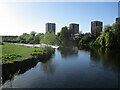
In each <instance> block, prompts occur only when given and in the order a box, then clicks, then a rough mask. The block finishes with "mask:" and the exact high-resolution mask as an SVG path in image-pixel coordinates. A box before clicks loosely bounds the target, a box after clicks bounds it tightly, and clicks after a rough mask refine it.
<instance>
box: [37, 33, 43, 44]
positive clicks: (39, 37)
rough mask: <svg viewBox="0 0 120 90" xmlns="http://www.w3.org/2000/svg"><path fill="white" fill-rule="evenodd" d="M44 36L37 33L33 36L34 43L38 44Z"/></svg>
mask: <svg viewBox="0 0 120 90" xmlns="http://www.w3.org/2000/svg"><path fill="white" fill-rule="evenodd" d="M43 36H44V34H43V33H38V34H37V35H36V36H35V43H40V40H41V38H42V37H43Z"/></svg>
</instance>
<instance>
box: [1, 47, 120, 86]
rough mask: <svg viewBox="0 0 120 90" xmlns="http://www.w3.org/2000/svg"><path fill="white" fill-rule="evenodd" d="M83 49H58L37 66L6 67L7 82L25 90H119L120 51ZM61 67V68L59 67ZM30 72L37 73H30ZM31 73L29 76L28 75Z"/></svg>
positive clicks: (18, 65)
mask: <svg viewBox="0 0 120 90" xmlns="http://www.w3.org/2000/svg"><path fill="white" fill-rule="evenodd" d="M79 49H80V50H78V48H77V47H70V48H65V47H61V48H59V49H58V50H59V51H58V50H56V51H55V54H54V56H53V57H51V58H50V59H45V58H44V59H42V60H37V61H36V62H33V61H35V60H31V61H30V62H29V61H26V62H21V63H15V65H9V64H8V65H7V66H3V67H4V68H3V69H4V70H3V71H4V72H3V79H4V82H5V80H7V79H9V80H10V83H9V86H11V87H22V88H24V87H27V88H37V87H38V88H44V87H45V88H47V87H48V88H50V87H53V88H55V87H57V88H60V87H61V88H62V87H65V88H66V87H72V88H74V87H76V88H77V87H78V88H86V87H88V88H89V87H90V88H96V87H97V88H99V87H103V88H104V87H105V88H106V87H109V88H111V87H112V88H116V87H118V77H116V76H118V73H117V70H118V69H117V68H118V67H119V65H118V63H120V61H118V59H119V58H120V51H119V50H111V49H108V48H106V49H105V48H90V47H84V48H82V47H79ZM88 52H90V53H88ZM68 57H69V58H68ZM68 59H73V60H68ZM65 60H68V61H65ZM38 61H40V62H39V64H37V63H38ZM57 63H58V64H59V65H56V64H57ZM36 64H37V65H36ZM91 65H92V66H91ZM34 66H35V67H34ZM56 66H57V68H56ZM36 67H37V68H36ZM30 68H34V69H31V70H29V69H30ZM39 69H40V70H39ZM27 70H29V72H26V71H27ZM16 72H17V73H16ZM24 72H26V73H25V74H24V75H21V79H16V80H14V79H13V80H11V79H10V78H8V77H9V76H10V77H14V76H15V75H16V74H20V73H21V74H22V73H24ZM50 75H51V76H50ZM53 75H54V77H53ZM49 76H50V77H49ZM18 78H19V77H18ZM23 81H24V83H23ZM96 81H97V82H96ZM11 82H12V83H11ZM27 82H29V83H27ZM5 84H6V83H5Z"/></svg>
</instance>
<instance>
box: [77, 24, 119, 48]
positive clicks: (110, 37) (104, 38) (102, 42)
mask: <svg viewBox="0 0 120 90" xmlns="http://www.w3.org/2000/svg"><path fill="white" fill-rule="evenodd" d="M79 45H90V46H97V47H107V48H115V47H116V48H120V22H117V23H114V24H112V25H105V26H104V31H103V32H102V34H101V35H100V36H98V37H88V36H85V37H83V38H82V39H81V40H80V42H79Z"/></svg>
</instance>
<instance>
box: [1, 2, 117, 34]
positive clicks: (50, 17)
mask: <svg viewBox="0 0 120 90" xmlns="http://www.w3.org/2000/svg"><path fill="white" fill-rule="evenodd" d="M2 8H3V10H2V9H1V11H2V12H3V13H2V15H1V16H0V17H1V18H2V20H3V21H4V23H3V24H4V25H2V26H3V27H2V28H1V29H3V28H5V30H3V31H1V32H0V33H1V35H21V34H22V33H30V32H31V31H36V32H38V33H45V23H47V22H52V23H56V32H60V30H61V27H63V26H69V24H70V23H78V24H79V26H80V31H82V32H83V33H85V32H90V28H91V27H90V22H91V21H94V20H98V21H103V23H104V25H107V24H110V25H111V24H113V23H114V22H115V19H116V17H118V3H117V2H16V3H15V2H14V3H5V4H2ZM5 10H6V11H5ZM4 19H5V20H4ZM8 31H9V32H8Z"/></svg>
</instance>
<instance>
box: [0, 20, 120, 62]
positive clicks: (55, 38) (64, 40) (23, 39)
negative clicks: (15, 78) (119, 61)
mask: <svg viewBox="0 0 120 90" xmlns="http://www.w3.org/2000/svg"><path fill="white" fill-rule="evenodd" d="M71 34H72V30H69V29H68V27H66V26H65V27H62V29H61V31H60V33H58V34H57V35H55V34H54V33H52V32H51V33H50V32H47V33H46V34H42V33H38V34H37V35H36V32H35V31H32V32H31V33H30V34H27V33H23V35H21V36H18V37H17V36H15V37H12V38H9V40H8V38H7V37H3V42H5V41H6V42H7V41H8V42H18V43H32V44H35V43H40V44H41V43H44V44H50V45H67V46H68V45H69V46H70V45H74V44H75V45H79V46H81V45H87V46H95V47H104V48H120V22H118V23H114V24H113V25H112V26H110V25H105V27H104V31H103V32H102V34H101V35H100V36H98V37H90V36H83V37H82V38H81V39H79V40H75V39H73V38H72V37H71ZM78 42H79V44H78ZM0 47H2V49H3V53H2V54H3V55H2V56H1V58H2V59H3V60H2V62H1V63H2V64H6V63H13V62H14V61H22V60H25V59H28V58H32V57H34V58H36V57H38V56H41V55H43V56H44V55H46V54H47V53H49V51H47V50H46V49H44V48H29V47H24V46H18V45H14V44H8V43H5V44H3V45H0ZM41 57H42V56H41Z"/></svg>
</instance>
